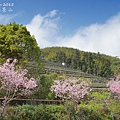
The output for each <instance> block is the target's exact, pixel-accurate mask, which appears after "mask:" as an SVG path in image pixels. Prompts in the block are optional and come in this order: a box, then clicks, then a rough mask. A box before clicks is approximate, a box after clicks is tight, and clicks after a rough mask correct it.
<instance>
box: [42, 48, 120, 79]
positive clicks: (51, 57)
mask: <svg viewBox="0 0 120 120" xmlns="http://www.w3.org/2000/svg"><path fill="white" fill-rule="evenodd" d="M41 51H42V58H44V59H45V60H48V61H52V62H56V63H60V64H61V63H63V62H64V63H65V65H66V67H69V68H72V69H79V70H81V71H82V72H85V73H88V74H94V75H96V76H101V77H111V76H114V75H116V74H118V73H119V72H120V59H119V58H116V57H112V56H108V55H105V54H100V53H99V52H98V53H92V52H84V51H81V50H78V49H74V48H67V47H47V48H44V49H41Z"/></svg>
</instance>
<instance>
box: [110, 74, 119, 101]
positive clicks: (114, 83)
mask: <svg viewBox="0 0 120 120" xmlns="http://www.w3.org/2000/svg"><path fill="white" fill-rule="evenodd" d="M108 86H109V90H110V91H111V92H112V93H115V94H116V95H117V96H118V99H119V100H120V75H118V76H117V77H116V78H114V79H112V80H111V81H110V82H108Z"/></svg>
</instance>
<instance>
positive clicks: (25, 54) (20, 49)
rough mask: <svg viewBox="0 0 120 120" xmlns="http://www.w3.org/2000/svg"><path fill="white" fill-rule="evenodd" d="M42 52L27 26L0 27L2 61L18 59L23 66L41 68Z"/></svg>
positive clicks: (0, 54)
mask: <svg viewBox="0 0 120 120" xmlns="http://www.w3.org/2000/svg"><path fill="white" fill-rule="evenodd" d="M40 56H41V50H40V48H39V46H38V44H37V42H36V39H35V37H34V36H32V35H31V34H30V32H29V31H28V30H27V28H26V26H23V25H22V24H17V23H15V22H14V23H10V24H6V25H0V59H1V61H2V62H3V61H5V60H6V59H7V58H13V59H15V58H16V59H17V60H18V62H19V64H21V66H25V65H26V64H28V63H29V66H30V64H32V65H35V66H41V60H40Z"/></svg>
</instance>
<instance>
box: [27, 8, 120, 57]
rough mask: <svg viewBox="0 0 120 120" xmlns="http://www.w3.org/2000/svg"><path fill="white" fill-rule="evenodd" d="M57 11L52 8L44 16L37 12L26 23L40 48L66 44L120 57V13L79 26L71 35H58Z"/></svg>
mask: <svg viewBox="0 0 120 120" xmlns="http://www.w3.org/2000/svg"><path fill="white" fill-rule="evenodd" d="M58 13H59V11H57V10H53V11H51V12H49V13H48V14H46V15H45V16H41V15H40V14H38V15H36V16H35V17H34V18H33V19H32V21H31V22H30V23H29V24H28V25H27V28H28V29H29V30H30V32H31V34H32V35H34V36H35V38H36V39H37V42H38V44H39V46H40V47H41V48H43V47H48V46H67V47H73V48H78V49H80V50H85V51H91V52H100V53H104V54H108V55H112V56H119V57H120V14H118V15H117V16H114V17H112V18H110V19H109V20H107V21H105V23H104V24H97V23H96V24H91V25H89V26H86V27H83V28H79V29H78V30H77V31H76V33H74V34H73V35H69V36H62V35H60V36H59V35H58V33H59V24H58V21H59V19H60V17H58ZM59 15H60V14H59Z"/></svg>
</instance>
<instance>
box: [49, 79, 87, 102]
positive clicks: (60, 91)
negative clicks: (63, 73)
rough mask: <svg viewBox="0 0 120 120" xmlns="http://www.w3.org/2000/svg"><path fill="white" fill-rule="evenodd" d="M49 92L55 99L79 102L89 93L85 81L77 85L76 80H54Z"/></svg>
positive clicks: (77, 81)
mask: <svg viewBox="0 0 120 120" xmlns="http://www.w3.org/2000/svg"><path fill="white" fill-rule="evenodd" d="M50 90H51V91H52V92H54V93H55V95H56V97H60V98H63V99H68V100H72V101H75V102H79V100H80V99H82V98H84V96H85V95H86V94H87V93H88V92H89V87H88V84H87V83H86V82H85V81H82V82H81V83H79V80H77V79H74V80H72V79H69V80H55V81H54V85H52V86H51V88H50Z"/></svg>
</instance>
